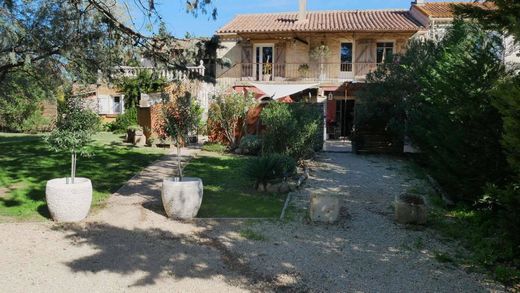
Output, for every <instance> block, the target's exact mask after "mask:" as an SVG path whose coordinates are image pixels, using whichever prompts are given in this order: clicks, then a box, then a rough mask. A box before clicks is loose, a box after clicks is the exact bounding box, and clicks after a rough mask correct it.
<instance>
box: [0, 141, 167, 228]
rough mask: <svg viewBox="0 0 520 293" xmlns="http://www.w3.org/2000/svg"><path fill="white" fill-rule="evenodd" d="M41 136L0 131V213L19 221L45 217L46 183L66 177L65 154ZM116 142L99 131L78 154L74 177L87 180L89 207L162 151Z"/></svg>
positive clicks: (115, 188) (68, 163) (156, 157)
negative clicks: (91, 191)
mask: <svg viewBox="0 0 520 293" xmlns="http://www.w3.org/2000/svg"><path fill="white" fill-rule="evenodd" d="M42 138H43V137H42V136H38V135H20V134H16V135H14V134H2V133H0V216H2V217H9V218H15V219H18V220H43V219H45V218H48V217H49V214H48V210H47V207H46V204H45V184H46V181H47V180H49V179H52V178H58V177H65V176H68V175H69V172H70V156H69V154H66V153H56V152H53V151H51V150H49V149H48V147H47V145H46V144H45V143H44V142H43V140H42ZM120 141H121V139H120V138H119V137H118V136H117V135H114V134H112V133H99V134H98V135H96V137H95V142H94V145H93V146H92V148H91V156H90V157H79V158H78V163H77V168H78V170H77V176H81V177H88V178H90V179H91V180H92V184H93V187H94V200H93V206H94V208H95V207H96V206H99V205H101V204H102V203H103V201H104V200H105V199H106V198H107V197H108V196H109V195H110V194H111V193H113V192H115V191H117V189H118V188H119V187H120V186H121V185H123V183H124V182H126V181H127V180H128V179H130V178H131V177H132V176H133V175H135V174H136V173H137V172H139V171H140V170H141V169H142V168H144V167H146V166H148V165H150V164H151V163H152V162H153V161H155V160H157V159H159V158H160V157H161V156H162V155H163V154H164V150H160V149H152V148H135V147H132V146H128V145H123V144H122V143H121V142H120Z"/></svg>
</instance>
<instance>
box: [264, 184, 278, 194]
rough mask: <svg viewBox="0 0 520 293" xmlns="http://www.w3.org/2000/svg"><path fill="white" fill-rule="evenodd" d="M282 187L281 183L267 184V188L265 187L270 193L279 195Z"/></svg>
mask: <svg viewBox="0 0 520 293" xmlns="http://www.w3.org/2000/svg"><path fill="white" fill-rule="evenodd" d="M280 186H281V183H275V184H271V183H267V186H266V187H265V191H267V192H270V193H278V192H279V191H280Z"/></svg>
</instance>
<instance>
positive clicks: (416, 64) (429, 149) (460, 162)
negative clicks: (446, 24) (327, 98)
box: [356, 22, 508, 200]
mask: <svg viewBox="0 0 520 293" xmlns="http://www.w3.org/2000/svg"><path fill="white" fill-rule="evenodd" d="M500 50H501V41H500V39H499V38H497V37H494V36H491V35H490V34H488V33H487V32H486V31H484V30H483V29H481V28H480V27H478V26H477V25H473V24H465V23H463V22H455V23H454V25H453V28H452V29H450V30H449V31H448V32H447V35H446V37H445V38H444V39H443V40H442V41H441V42H440V43H438V44H436V43H433V42H425V43H415V44H412V45H411V46H410V48H409V50H407V52H406V53H405V54H404V56H401V57H400V58H399V62H398V63H392V64H385V65H383V66H382V67H380V68H379V69H378V70H376V72H374V73H373V74H370V75H369V76H368V77H367V79H368V82H369V83H371V86H369V87H367V90H366V91H365V92H364V93H362V94H361V95H360V100H361V102H360V103H359V105H360V107H359V110H358V114H359V115H356V129H361V128H367V127H368V128H370V127H375V128H378V129H384V130H387V131H388V132H390V133H392V134H394V135H396V136H398V137H402V136H403V135H404V134H405V133H406V134H407V135H408V136H409V137H410V138H411V140H412V142H413V143H414V144H415V145H416V146H417V147H418V148H419V149H420V150H421V151H422V152H423V155H424V157H425V160H426V164H427V166H428V169H429V171H430V173H431V174H432V176H434V177H435V178H436V179H437V180H438V181H439V183H440V184H441V185H443V186H444V187H445V188H446V189H447V190H448V191H449V192H450V193H452V194H453V195H455V196H457V197H458V198H461V199H466V200H476V199H478V197H479V195H480V194H481V192H482V189H483V187H484V186H485V184H486V182H494V183H499V182H500V181H501V180H503V178H504V177H505V176H507V171H508V168H507V165H506V162H505V158H504V155H503V153H502V150H501V146H500V135H501V131H500V129H501V123H502V122H501V117H500V115H499V113H498V111H497V110H496V108H495V107H494V106H493V99H494V98H493V95H492V93H491V89H492V88H493V87H494V84H495V83H496V82H497V80H499V79H500V78H501V76H502V75H503V73H504V68H503V65H502V63H501V60H500V58H499V56H498V54H497V52H499V51H500Z"/></svg>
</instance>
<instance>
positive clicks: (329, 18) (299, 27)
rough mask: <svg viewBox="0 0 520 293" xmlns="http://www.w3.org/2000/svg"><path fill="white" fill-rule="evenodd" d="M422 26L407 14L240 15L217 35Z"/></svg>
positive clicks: (325, 12) (336, 12) (412, 28)
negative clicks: (300, 17)
mask: <svg viewBox="0 0 520 293" xmlns="http://www.w3.org/2000/svg"><path fill="white" fill-rule="evenodd" d="M421 28H422V27H421V25H420V24H419V23H418V22H417V21H416V20H415V19H414V18H413V17H412V16H411V15H410V14H409V13H408V11H407V10H365V11H363V10H357V11H351V10H341V11H313V12H307V18H306V20H305V21H298V13H297V12H288V13H270V14H244V15H238V16H237V17H235V19H233V20H232V21H231V22H229V23H228V24H226V25H225V26H224V27H222V28H221V29H220V30H218V31H217V34H226V33H275V32H323V31H327V32H347V31H348V32H350V31H417V30H420V29H421Z"/></svg>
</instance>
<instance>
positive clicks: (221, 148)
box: [202, 143, 227, 153]
mask: <svg viewBox="0 0 520 293" xmlns="http://www.w3.org/2000/svg"><path fill="white" fill-rule="evenodd" d="M226 149H227V146H225V145H223V144H220V143H205V144H204V145H203V146H202V150H203V151H206V152H212V153H224V152H225V151H226Z"/></svg>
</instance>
